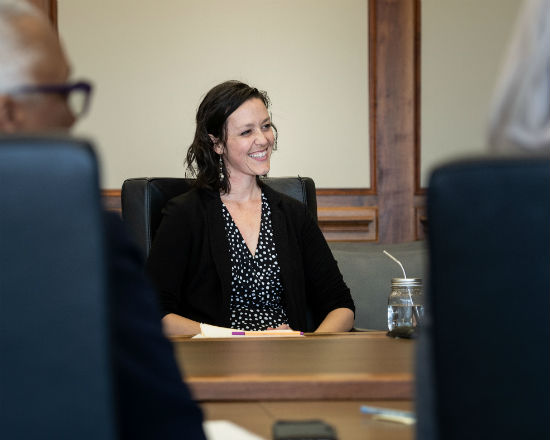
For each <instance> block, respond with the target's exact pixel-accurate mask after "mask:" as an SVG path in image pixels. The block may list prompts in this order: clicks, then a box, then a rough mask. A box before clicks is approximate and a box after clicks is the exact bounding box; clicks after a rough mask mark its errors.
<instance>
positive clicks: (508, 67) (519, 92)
mask: <svg viewBox="0 0 550 440" xmlns="http://www.w3.org/2000/svg"><path fill="white" fill-rule="evenodd" d="M503 67H504V68H503V70H502V73H501V76H500V78H499V81H498V83H497V87H496V89H495V94H494V97H493V106H492V109H491V113H490V121H489V147H490V149H491V150H492V151H493V152H495V153H535V154H540V153H544V154H548V153H550V0H527V1H526V2H525V3H524V4H523V9H522V10H521V13H520V16H519V18H518V21H517V23H516V27H515V29H514V34H513V38H512V40H511V45H510V47H509V52H508V54H507V58H506V60H505V63H504V66H503Z"/></svg>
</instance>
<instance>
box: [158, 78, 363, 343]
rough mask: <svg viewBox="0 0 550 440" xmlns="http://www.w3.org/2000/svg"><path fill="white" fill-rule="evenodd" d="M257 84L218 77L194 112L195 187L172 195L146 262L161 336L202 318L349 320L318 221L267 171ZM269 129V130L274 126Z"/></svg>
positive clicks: (281, 323)
mask: <svg viewBox="0 0 550 440" xmlns="http://www.w3.org/2000/svg"><path fill="white" fill-rule="evenodd" d="M268 107H269V98H268V96H267V94H266V93H265V92H263V91H259V90H258V89H256V88H252V87H250V86H248V85H246V84H244V83H241V82H238V81H227V82H224V83H222V84H219V85H217V86H216V87H214V88H213V89H212V90H210V91H209V92H208V94H207V95H206V96H205V98H204V99H203V101H202V103H201V104H200V106H199V109H198V111H197V117H196V121H197V127H196V132H195V138H194V140H193V143H192V144H191V146H190V147H189V150H188V152H187V158H186V163H187V167H188V169H189V170H190V171H191V172H192V173H193V175H194V176H195V177H196V188H194V189H192V190H190V191H188V192H186V193H184V194H181V195H180V196H178V197H175V198H174V199H172V200H170V201H169V202H168V204H167V206H166V207H165V209H164V211H163V219H162V222H161V225H160V227H159V229H158V231H157V233H156V235H155V239H154V242H153V245H152V248H151V252H150V255H149V259H148V262H147V269H148V271H149V273H150V275H151V276H152V278H153V280H154V282H155V284H156V285H157V288H158V290H159V294H160V304H161V308H162V312H163V314H164V317H163V318H162V322H163V326H164V329H165V332H166V334H168V335H181V334H197V333H200V324H199V323H207V324H213V325H217V326H222V327H231V328H235V329H240V330H266V329H274V328H276V329H289V328H292V329H294V330H307V328H306V322H307V319H306V310H308V309H309V310H310V311H311V313H312V318H313V322H314V325H315V328H316V331H319V332H342V331H348V330H350V329H351V328H352V326H353V320H354V304H353V300H352V298H351V295H350V291H349V289H348V287H347V286H346V284H345V282H344V280H343V278H342V275H341V274H340V271H339V270H338V266H337V264H336V261H335V260H334V258H333V256H332V254H331V252H330V249H329V247H328V245H327V243H326V241H325V239H324V237H323V235H322V233H321V231H320V229H319V227H318V226H317V223H316V221H315V220H314V219H313V217H312V216H311V215H310V214H309V212H308V211H307V209H304V206H303V204H301V203H300V202H298V201H296V200H294V199H292V198H290V197H288V196H286V195H284V194H281V193H279V192H277V191H274V190H273V189H271V188H270V187H269V186H267V185H265V184H263V183H262V182H261V180H260V179H259V176H263V175H266V174H267V173H268V172H269V168H270V158H271V153H272V151H273V150H275V149H276V129H275V127H274V126H273V124H272V123H271V118H270V114H269V113H268ZM274 130H275V132H274Z"/></svg>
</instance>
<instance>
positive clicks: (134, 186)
mask: <svg viewBox="0 0 550 440" xmlns="http://www.w3.org/2000/svg"><path fill="white" fill-rule="evenodd" d="M262 181H263V182H265V183H266V184H267V185H269V186H270V187H271V188H273V189H275V190H276V191H279V192H281V193H284V194H287V195H288V196H290V197H293V198H295V199H296V200H299V201H300V202H302V203H304V205H305V206H306V207H307V209H309V211H310V212H311V214H312V215H313V217H314V218H315V219H317V196H316V194H315V183H314V182H313V180H312V179H310V178H308V177H267V178H263V179H262ZM193 182H194V180H193V179H184V178H168V177H163V178H161V177H142V178H135V179H128V180H126V181H125V182H124V184H123V185H122V217H123V218H124V222H125V223H126V225H127V226H128V228H129V230H130V231H131V233H132V234H133V236H134V238H135V240H136V243H137V245H138V246H139V247H140V249H141V250H142V251H143V255H144V256H145V258H147V256H148V255H149V249H150V248H151V243H152V242H153V238H154V235H155V231H156V230H157V228H158V227H159V225H160V221H161V219H162V209H163V208H164V206H165V205H166V202H168V200H170V199H172V198H174V197H176V196H178V195H180V194H183V193H184V192H187V191H189V189H191V188H192V186H193Z"/></svg>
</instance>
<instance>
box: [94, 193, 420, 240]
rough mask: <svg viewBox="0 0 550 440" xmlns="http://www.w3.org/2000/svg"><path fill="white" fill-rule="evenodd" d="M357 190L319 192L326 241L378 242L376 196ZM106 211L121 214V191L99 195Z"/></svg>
mask: <svg viewBox="0 0 550 440" xmlns="http://www.w3.org/2000/svg"><path fill="white" fill-rule="evenodd" d="M365 193H366V191H364V190H356V189H348V190H346V189H337V190H331V189H318V190H317V215H318V218H319V226H320V227H321V230H322V231H323V234H324V235H325V238H326V240H327V241H332V242H334V241H356V242H357V241H372V242H377V241H378V230H379V218H378V206H377V198H378V197H377V196H376V195H372V194H365ZM102 198H103V204H104V206H105V208H106V209H107V210H109V211H113V212H117V213H119V214H120V213H121V206H120V190H115V189H109V190H103V191H102ZM414 214H415V223H416V227H415V239H416V240H423V239H424V234H425V227H426V217H425V207H424V197H423V196H417V197H416V199H415V211H414Z"/></svg>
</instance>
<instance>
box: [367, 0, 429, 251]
mask: <svg viewBox="0 0 550 440" xmlns="http://www.w3.org/2000/svg"><path fill="white" fill-rule="evenodd" d="M369 6H370V7H369V9H370V13H371V16H372V19H371V23H372V24H373V27H374V32H375V34H374V42H373V46H374V49H373V50H374V53H373V54H372V57H374V58H375V60H374V68H375V69H376V70H375V73H374V74H373V75H374V77H375V92H374V101H375V102H374V108H375V113H374V115H372V117H374V119H375V139H376V166H377V193H378V208H379V214H378V215H379V218H378V221H379V224H378V228H379V241H380V242H381V243H399V242H407V241H413V240H414V239H415V213H414V192H415V141H416V139H417V138H418V136H417V133H416V131H417V126H416V119H415V118H416V116H415V112H416V105H417V104H416V87H417V84H416V83H415V72H417V67H416V66H415V63H416V62H417V60H416V59H415V50H417V49H416V43H415V32H417V30H418V29H417V28H416V27H415V20H416V18H417V17H418V15H419V14H418V8H419V7H420V2H419V0H371V1H370V4H369ZM372 57H371V59H372Z"/></svg>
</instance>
